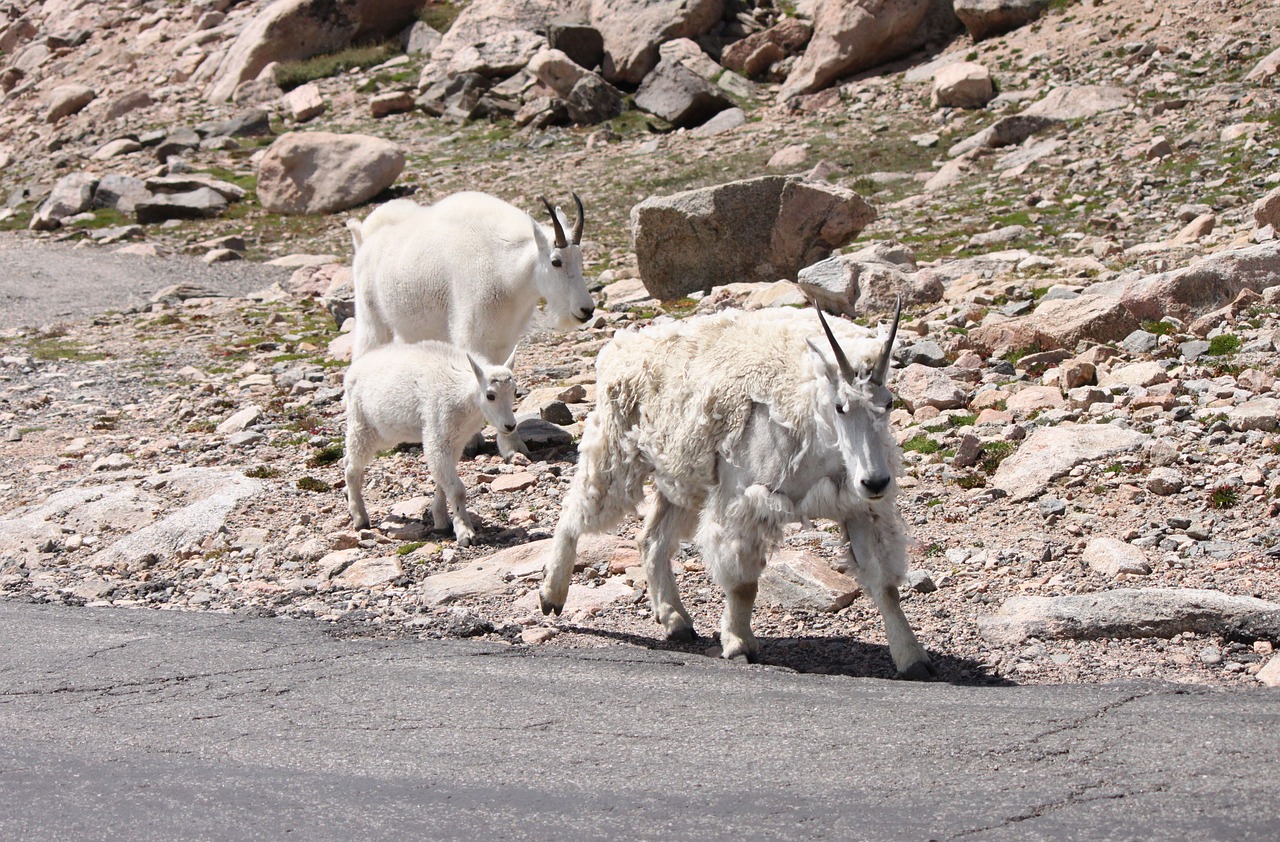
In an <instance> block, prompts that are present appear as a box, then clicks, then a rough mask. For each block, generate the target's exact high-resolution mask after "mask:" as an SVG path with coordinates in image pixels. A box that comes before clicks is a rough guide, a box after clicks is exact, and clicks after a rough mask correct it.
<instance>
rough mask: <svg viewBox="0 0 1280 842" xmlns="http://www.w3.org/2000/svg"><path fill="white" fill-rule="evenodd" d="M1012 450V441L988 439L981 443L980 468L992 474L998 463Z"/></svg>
mask: <svg viewBox="0 0 1280 842" xmlns="http://www.w3.org/2000/svg"><path fill="white" fill-rule="evenodd" d="M1013 451H1014V446H1013V442H1009V441H989V442H987V443H986V444H984V445H982V470H984V471H986V472H987V473H988V474H994V473H995V472H996V468H998V467H1000V463H1001V462H1003V461H1004V460H1005V457H1006V456H1008V455H1009V454H1010V453H1013Z"/></svg>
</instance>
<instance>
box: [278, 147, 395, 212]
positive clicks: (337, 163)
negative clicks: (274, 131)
mask: <svg viewBox="0 0 1280 842" xmlns="http://www.w3.org/2000/svg"><path fill="white" fill-rule="evenodd" d="M403 169H404V151H403V150H402V149H401V148H400V147H399V146H397V145H396V144H394V143H392V142H390V141H387V140H383V139H381V138H377V137H370V136H368V135H355V134H351V135H342V134H331V133H329V132H289V133H288V134H284V135H281V136H280V137H279V138H277V139H276V141H275V142H274V143H273V144H271V147H270V148H269V149H268V150H267V152H266V154H265V155H264V156H263V158H262V162H261V163H260V164H259V165H258V198H259V200H260V201H261V202H262V206H263V207H264V208H265V209H267V210H268V211H271V212H272V213H290V214H300V213H333V212H334V211H340V210H345V209H347V208H351V207H355V206H356V205H359V204H361V203H362V202H367V201H369V200H370V199H372V198H373V197H374V196H376V195H378V194H379V193H381V192H382V191H383V190H385V189H386V188H388V187H390V186H391V185H392V183H394V182H395V180H396V177H397V176H399V175H400V171H401V170H403Z"/></svg>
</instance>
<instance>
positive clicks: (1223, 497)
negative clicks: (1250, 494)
mask: <svg viewBox="0 0 1280 842" xmlns="http://www.w3.org/2000/svg"><path fill="white" fill-rule="evenodd" d="M1239 502H1240V492H1238V491H1236V490H1235V489H1234V488H1232V487H1231V486H1229V485H1219V486H1215V487H1214V489H1213V490H1212V491H1210V492H1209V505H1210V506H1212V507H1213V508H1215V509H1230V508H1233V507H1234V506H1235V505H1236V503H1239Z"/></svg>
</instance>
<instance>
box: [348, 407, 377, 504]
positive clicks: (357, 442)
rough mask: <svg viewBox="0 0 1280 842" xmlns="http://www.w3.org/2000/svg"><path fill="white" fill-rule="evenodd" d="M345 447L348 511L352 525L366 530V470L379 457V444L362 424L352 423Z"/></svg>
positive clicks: (349, 426) (349, 425)
mask: <svg viewBox="0 0 1280 842" xmlns="http://www.w3.org/2000/svg"><path fill="white" fill-rule="evenodd" d="M348 411H349V412H350V411H351V410H348ZM344 445H345V448H346V459H345V464H344V475H345V477H346V484H347V511H348V512H349V513H350V514H351V524H352V525H353V526H354V527H355V528H356V529H365V528H366V527H368V526H369V512H368V510H367V509H366V508H365V505H364V470H365V468H366V467H367V466H368V464H369V461H370V460H371V459H372V458H373V457H374V456H375V455H377V442H375V441H373V440H372V437H370V436H369V434H368V432H367V431H366V429H365V427H364V426H363V425H362V424H359V423H351V424H348V425H347V435H346V441H345V442H344Z"/></svg>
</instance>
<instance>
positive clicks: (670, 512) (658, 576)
mask: <svg viewBox="0 0 1280 842" xmlns="http://www.w3.org/2000/svg"><path fill="white" fill-rule="evenodd" d="M697 522H698V513H697V512H695V511H691V510H689V509H686V508H683V507H681V506H677V505H676V504H675V503H672V502H671V501H670V500H668V499H667V498H666V496H664V495H663V494H662V492H658V494H657V497H656V499H655V500H654V504H653V511H651V512H650V513H649V517H648V518H646V519H645V522H644V530H643V531H642V532H641V533H640V538H639V544H640V558H641V559H642V560H643V562H644V570H645V577H646V578H647V579H648V580H649V599H650V600H651V601H652V602H653V613H654V616H655V618H656V619H657V621H658V623H659V624H660V625H661V626H662V628H663V629H664V630H665V631H666V633H667V639H668V640H682V641H691V640H694V639H695V638H697V633H695V632H694V630H693V620H692V619H690V617H689V612H688V611H686V610H685V607H684V604H683V603H682V602H681V601H680V590H679V588H677V587H676V580H675V576H673V575H672V574H671V556H672V554H673V553H675V551H676V548H677V546H679V543H680V539H681V538H683V537H684V536H685V535H687V534H689V532H690V530H692V529H693V527H694V526H695V525H696V524H697Z"/></svg>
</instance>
